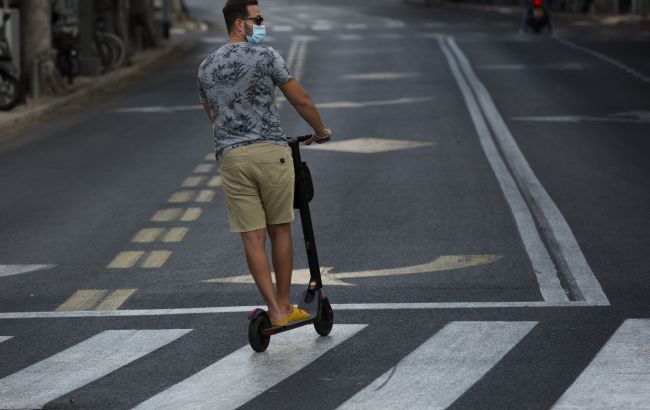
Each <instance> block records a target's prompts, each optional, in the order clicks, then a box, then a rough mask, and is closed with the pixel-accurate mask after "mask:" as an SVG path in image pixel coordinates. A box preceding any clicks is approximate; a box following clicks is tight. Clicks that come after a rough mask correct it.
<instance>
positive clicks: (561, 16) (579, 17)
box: [443, 2, 650, 29]
mask: <svg viewBox="0 0 650 410" xmlns="http://www.w3.org/2000/svg"><path fill="white" fill-rule="evenodd" d="M443 5H444V7H450V8H461V9H468V10H480V11H488V12H493V13H501V14H507V15H521V13H522V10H523V6H505V5H488V4H477V3H456V2H453V3H452V2H444V3H443ZM552 16H553V18H554V19H558V20H561V21H564V22H567V23H572V24H575V25H579V26H585V25H602V26H626V28H630V27H639V28H643V29H650V15H649V16H648V17H646V18H645V19H644V18H642V17H641V16H639V15H636V14H596V13H588V14H582V13H566V12H558V11H553V12H552Z"/></svg>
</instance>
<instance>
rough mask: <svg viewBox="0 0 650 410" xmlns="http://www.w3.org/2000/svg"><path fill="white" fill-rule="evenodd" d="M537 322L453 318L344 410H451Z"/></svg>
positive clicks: (363, 391)
mask: <svg viewBox="0 0 650 410" xmlns="http://www.w3.org/2000/svg"><path fill="white" fill-rule="evenodd" d="M536 324H537V322H452V323H449V324H447V325H446V326H445V327H444V328H443V329H442V330H440V331H439V332H438V333H436V334H435V335H434V336H433V337H431V338H430V339H429V340H427V341H426V342H425V343H423V344H422V345H421V346H419V347H418V348H417V349H415V351H413V352H412V353H411V354H409V355H408V356H406V357H405V358H404V359H402V360H401V361H400V362H399V363H397V365H395V366H394V367H393V368H392V369H391V370H388V371H387V372H386V373H384V374H383V375H382V376H380V377H379V378H378V379H376V380H375V381H373V382H372V383H370V384H369V385H368V386H367V387H366V388H364V389H363V390H361V391H360V392H359V393H357V394H356V395H354V396H353V397H352V398H350V399H349V400H348V401H346V402H345V403H343V405H341V406H340V407H339V409H342V410H343V409H360V408H363V409H395V410H401V409H423V410H430V409H445V408H447V407H448V406H450V405H451V404H452V403H453V402H454V401H456V400H457V399H458V398H459V397H460V396H461V395H462V394H463V393H464V392H465V391H467V389H469V388H470V387H472V385H474V383H476V382H477V381H479V380H480V379H481V378H482V377H483V376H484V375H485V374H486V373H487V372H488V371H489V370H490V369H491V368H492V367H494V365H496V364H497V363H498V362H499V361H500V360H501V359H502V358H503V357H504V356H505V355H506V354H507V353H508V352H509V351H510V349H512V348H513V347H514V346H515V345H517V343H519V342H520V341H521V339H523V338H524V337H525V336H526V335H527V334H528V333H529V332H530V331H531V330H532V329H533V327H535V325H536Z"/></svg>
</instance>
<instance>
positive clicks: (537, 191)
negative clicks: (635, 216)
mask: <svg viewBox="0 0 650 410" xmlns="http://www.w3.org/2000/svg"><path fill="white" fill-rule="evenodd" d="M447 44H448V45H449V47H450V48H451V50H452V51H453V53H454V54H455V56H456V58H457V59H458V62H459V64H460V67H461V70H462V71H463V73H464V74H465V76H466V77H467V80H468V82H469V83H470V84H471V85H472V89H473V90H474V92H475V94H476V96H477V98H478V101H479V103H480V105H481V109H482V111H483V114H484V115H485V117H486V118H487V120H488V122H489V124H490V127H491V128H492V131H493V135H494V137H495V139H496V141H497V143H498V144H499V147H500V148H501V151H502V152H503V155H504V158H505V160H506V161H507V162H508V165H509V166H510V169H511V170H512V173H513V175H514V177H515V179H516V180H517V182H518V184H519V187H520V188H521V190H522V194H523V195H524V196H525V197H526V199H527V200H528V203H529V205H530V206H531V210H532V211H533V213H534V214H535V216H536V219H537V221H538V223H539V225H540V226H541V228H542V231H543V232H545V233H546V235H545V236H546V240H547V243H548V244H549V248H550V249H549V250H550V251H551V252H553V254H554V255H555V257H556V260H558V262H559V265H560V267H562V268H563V273H564V276H565V277H566V279H567V282H568V283H569V286H570V288H571V290H572V292H573V293H574V295H575V296H576V298H578V299H582V300H586V301H587V302H592V303H595V304H609V301H608V299H607V296H606V295H605V293H604V292H603V289H602V288H601V286H600V283H599V282H598V279H597V278H596V275H594V273H593V271H592V270H591V267H590V266H589V263H588V262H587V260H586V258H585V256H584V255H583V253H582V250H581V249H580V245H579V244H578V241H577V240H576V238H575V236H574V235H573V232H572V231H571V228H570V227H569V224H568V223H567V221H566V219H564V216H563V215H562V213H561V212H560V210H559V209H558V207H557V205H555V202H553V200H552V199H551V197H550V196H549V195H548V193H547V192H546V190H545V189H544V187H543V186H542V184H541V183H540V182H539V180H538V179H537V177H536V176H535V173H534V172H533V170H532V168H531V167H530V165H529V164H528V162H527V161H526V158H525V157H524V154H523V153H522V152H521V150H520V149H519V146H518V145H517V142H516V141H515V139H514V137H513V136H512V134H511V133H510V129H509V128H508V126H507V125H506V123H505V121H504V120H503V117H501V114H500V113H499V111H498V110H497V108H496V106H495V105H494V101H492V97H491V96H490V94H489V93H488V91H487V89H486V88H485V86H484V85H483V83H481V82H480V80H479V79H478V78H477V77H476V74H474V71H473V70H472V67H471V65H470V64H469V61H468V60H467V57H466V56H465V54H464V53H463V52H462V51H461V50H460V48H459V47H458V45H457V44H456V42H455V41H454V39H453V38H452V37H447Z"/></svg>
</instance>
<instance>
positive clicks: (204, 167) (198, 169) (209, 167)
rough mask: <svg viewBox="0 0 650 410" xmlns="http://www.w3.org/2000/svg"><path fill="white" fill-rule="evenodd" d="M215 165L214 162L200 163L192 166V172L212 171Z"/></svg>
mask: <svg viewBox="0 0 650 410" xmlns="http://www.w3.org/2000/svg"><path fill="white" fill-rule="evenodd" d="M215 166H216V165H215V164H200V165H197V166H196V168H194V172H195V173H197V174H204V173H208V172H212V171H213V170H214V167H215Z"/></svg>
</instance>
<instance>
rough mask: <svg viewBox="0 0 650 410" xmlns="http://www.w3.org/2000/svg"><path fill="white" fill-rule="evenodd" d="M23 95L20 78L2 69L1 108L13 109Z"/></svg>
mask: <svg viewBox="0 0 650 410" xmlns="http://www.w3.org/2000/svg"><path fill="white" fill-rule="evenodd" d="M22 97H23V90H22V88H21V86H20V82H19V81H18V79H17V78H16V77H14V76H12V75H10V74H9V73H6V72H4V71H2V70H0V110H2V111H9V110H11V109H12V108H14V106H15V105H16V104H18V102H19V101H20V100H21V99H22Z"/></svg>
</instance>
